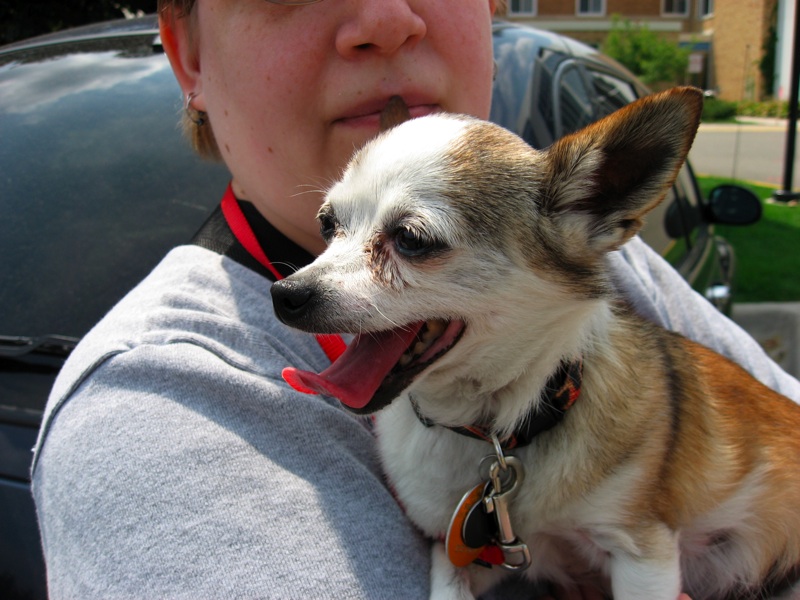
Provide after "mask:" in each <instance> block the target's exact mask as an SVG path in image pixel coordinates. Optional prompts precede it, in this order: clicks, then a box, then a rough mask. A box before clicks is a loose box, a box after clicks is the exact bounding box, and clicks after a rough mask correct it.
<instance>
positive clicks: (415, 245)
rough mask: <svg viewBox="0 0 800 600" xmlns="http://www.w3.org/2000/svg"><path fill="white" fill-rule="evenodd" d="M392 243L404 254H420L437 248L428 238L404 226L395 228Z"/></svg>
mask: <svg viewBox="0 0 800 600" xmlns="http://www.w3.org/2000/svg"><path fill="white" fill-rule="evenodd" d="M394 244H395V247H396V248H397V250H398V252H400V254H402V255H404V256H422V255H423V254H427V253H429V252H432V251H433V250H436V249H437V248H438V246H437V245H436V243H435V242H433V241H432V240H431V239H430V238H428V237H425V236H423V235H420V234H419V233H417V232H416V231H412V230H410V229H405V228H403V229H398V230H397V232H396V233H395V235H394Z"/></svg>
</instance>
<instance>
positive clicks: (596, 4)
mask: <svg viewBox="0 0 800 600" xmlns="http://www.w3.org/2000/svg"><path fill="white" fill-rule="evenodd" d="M576 2H577V7H578V8H577V12H578V16H580V17H602V16H604V15H605V14H606V0H576Z"/></svg>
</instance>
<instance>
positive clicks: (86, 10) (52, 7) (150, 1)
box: [0, 0, 156, 45]
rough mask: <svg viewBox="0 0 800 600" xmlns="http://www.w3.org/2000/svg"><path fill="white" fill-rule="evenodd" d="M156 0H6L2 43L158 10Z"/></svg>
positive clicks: (0, 20)
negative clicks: (129, 14)
mask: <svg viewBox="0 0 800 600" xmlns="http://www.w3.org/2000/svg"><path fill="white" fill-rule="evenodd" d="M155 10H156V0H69V1H68V2H64V1H63V0H34V1H33V2H31V1H30V0H3V1H2V3H0V45H2V44H8V43H11V42H14V41H17V40H22V39H25V38H29V37H32V36H35V35H40V34H43V33H51V32H53V31H58V30H60V29H66V28H67V27H75V26H77V25H86V24H88V23H97V22H99V21H106V20H108V19H121V18H122V17H124V16H125V13H126V12H128V13H137V12H145V13H148V12H155Z"/></svg>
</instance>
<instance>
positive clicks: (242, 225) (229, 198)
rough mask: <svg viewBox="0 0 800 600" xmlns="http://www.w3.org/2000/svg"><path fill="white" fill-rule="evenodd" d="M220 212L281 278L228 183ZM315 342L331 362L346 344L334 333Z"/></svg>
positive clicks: (242, 241) (244, 243)
mask: <svg viewBox="0 0 800 600" xmlns="http://www.w3.org/2000/svg"><path fill="white" fill-rule="evenodd" d="M221 207H222V214H223V216H224V217H225V220H226V221H227V222H228V227H230V228H231V231H232V232H233V235H234V236H236V239H237V240H238V241H239V243H240V244H241V245H242V246H244V249H245V250H247V252H248V253H249V254H250V256H252V257H253V258H255V259H256V260H257V261H258V262H259V263H260V264H261V265H262V266H264V267H265V268H266V269H267V270H268V271H269V272H270V273H272V274H273V275H274V276H275V279H283V275H281V274H280V273H279V272H278V270H277V269H276V268H275V267H274V266H273V265H272V262H271V261H270V260H269V258H267V255H266V254H265V253H264V249H263V248H262V247H261V244H259V243H258V239H257V238H256V234H255V233H253V228H252V227H250V223H248V222H247V219H246V218H245V216H244V213H243V212H242V209H241V207H240V206H239V202H238V201H237V200H236V196H235V195H234V193H233V187H232V186H231V185H230V184H228V189H226V190H225V195H224V196H223V197H222V204H221ZM316 337H317V343H318V344H319V345H320V348H322V351H323V352H325V356H327V357H328V358H329V359H330V361H331V362H333V361H335V360H336V359H337V358H339V357H340V356H341V355H342V352H344V350H345V348H346V347H347V344H345V343H344V340H343V339H342V337H341V336H339V335H336V334H321V333H320V334H317V336H316Z"/></svg>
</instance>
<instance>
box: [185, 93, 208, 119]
mask: <svg viewBox="0 0 800 600" xmlns="http://www.w3.org/2000/svg"><path fill="white" fill-rule="evenodd" d="M196 97H197V94H196V93H195V92H189V93H188V94H187V95H186V102H185V103H184V105H183V110H184V111H185V112H186V114H187V115H188V117H189V119H191V121H192V123H194V124H195V125H197V126H198V127H202V126H203V125H205V124H206V120H207V117H206V113H205V112H203V111H202V110H197V109H196V108H195V107H194V106H192V101H193V100H194V99H195V98H196Z"/></svg>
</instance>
